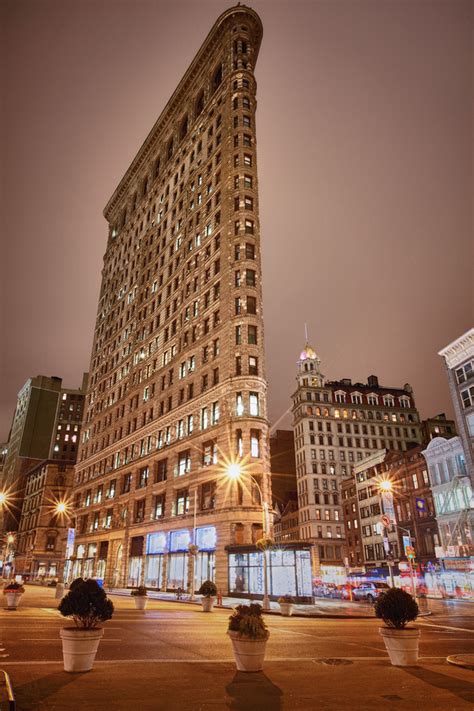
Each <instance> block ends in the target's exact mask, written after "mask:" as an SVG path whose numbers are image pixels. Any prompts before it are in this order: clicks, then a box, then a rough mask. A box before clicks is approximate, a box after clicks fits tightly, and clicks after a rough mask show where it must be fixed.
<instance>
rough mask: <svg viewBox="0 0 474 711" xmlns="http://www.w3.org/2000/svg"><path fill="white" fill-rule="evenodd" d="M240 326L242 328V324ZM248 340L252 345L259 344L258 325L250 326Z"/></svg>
mask: <svg viewBox="0 0 474 711" xmlns="http://www.w3.org/2000/svg"><path fill="white" fill-rule="evenodd" d="M238 328H240V326H239V327H238ZM247 341H248V343H249V344H251V345H256V344H257V327H256V326H249V327H248V332H247Z"/></svg>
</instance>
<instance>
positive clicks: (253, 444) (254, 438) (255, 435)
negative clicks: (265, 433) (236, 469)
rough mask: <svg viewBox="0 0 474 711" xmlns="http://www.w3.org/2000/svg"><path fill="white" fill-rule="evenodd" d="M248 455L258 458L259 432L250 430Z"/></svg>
mask: <svg viewBox="0 0 474 711" xmlns="http://www.w3.org/2000/svg"><path fill="white" fill-rule="evenodd" d="M250 454H251V456H252V457H259V456H260V432H259V430H250Z"/></svg>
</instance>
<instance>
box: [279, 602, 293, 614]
mask: <svg viewBox="0 0 474 711" xmlns="http://www.w3.org/2000/svg"><path fill="white" fill-rule="evenodd" d="M279 605H280V612H281V614H282V615H283V617H291V615H292V614H293V603H292V602H280V603H279Z"/></svg>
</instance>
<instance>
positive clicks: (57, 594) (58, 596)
mask: <svg viewBox="0 0 474 711" xmlns="http://www.w3.org/2000/svg"><path fill="white" fill-rule="evenodd" d="M63 595H64V583H58V584H57V585H56V592H55V593H54V597H55V599H56V600H61V598H62V597H63Z"/></svg>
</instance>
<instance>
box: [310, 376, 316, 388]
mask: <svg viewBox="0 0 474 711" xmlns="http://www.w3.org/2000/svg"><path fill="white" fill-rule="evenodd" d="M311 385H314V387H316V388H317V387H318V379H317V378H311Z"/></svg>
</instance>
